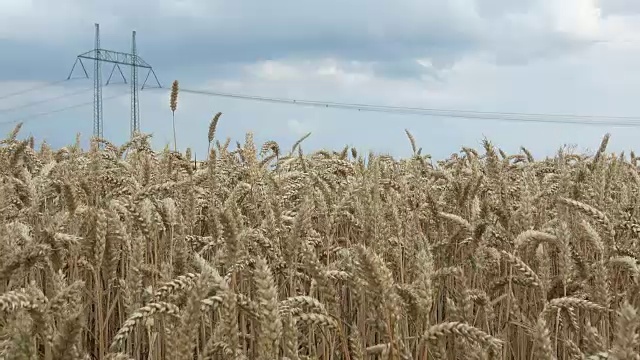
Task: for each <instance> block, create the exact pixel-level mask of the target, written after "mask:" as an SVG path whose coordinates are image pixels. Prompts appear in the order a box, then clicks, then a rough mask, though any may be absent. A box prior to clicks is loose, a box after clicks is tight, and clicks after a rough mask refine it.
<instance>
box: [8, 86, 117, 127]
mask: <svg viewBox="0 0 640 360" xmlns="http://www.w3.org/2000/svg"><path fill="white" fill-rule="evenodd" d="M127 94H128V93H126V92H125V93H120V94H114V95H111V96H107V97H106V98H104V100H110V99H115V98H117V97H120V96H123V95H127ZM87 105H93V101H87V102H83V103H79V104H74V105H69V106H65V107H62V108H59V109H54V110H50V111H46V112H41V113H36V114H32V115H28V116H24V117H21V118H18V119H15V120H9V121H1V122H0V125H6V124H16V123H19V122H28V121H31V120H33V119H34V118H38V117H41V116H46V115H50V114H55V113H59V112H64V111H67V110H71V109H76V108H80V107H83V106H87Z"/></svg>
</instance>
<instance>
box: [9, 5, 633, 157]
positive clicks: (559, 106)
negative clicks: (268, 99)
mask: <svg viewBox="0 0 640 360" xmlns="http://www.w3.org/2000/svg"><path fill="white" fill-rule="evenodd" d="M96 22H98V23H100V26H101V33H102V47H103V48H106V49H113V50H119V51H128V50H129V48H130V37H131V30H137V34H138V35H137V38H138V48H139V54H140V55H141V56H142V57H143V58H144V59H145V60H146V61H147V62H149V63H150V64H151V65H153V66H154V69H155V70H156V73H157V74H158V76H159V78H160V81H161V82H162V84H163V86H165V87H170V85H171V82H172V81H173V80H174V79H178V80H179V81H180V84H181V86H182V87H184V88H189V89H203V90H212V91H220V92H228V93H240V94H248V95H258V96H272V97H281V98H283V97H284V98H295V99H312V100H322V101H332V102H355V103H367V104H380V105H393V106H411V107H428V108H443V109H457V110H478V111H499V112H525V113H561V114H584V115H607V116H640V109H639V108H638V107H637V105H636V104H638V101H637V97H638V94H640V67H638V64H639V63H640V2H639V1H637V0H601V1H597V0H562V1H558V0H518V1H513V0H395V1H382V0H351V1H338V0H324V1H308V0H298V1H291V0H289V1H284V0H272V1H255V0H254V1H248V0H234V1H219V0H214V1H211V0H139V1H136V2H135V3H133V2H130V1H129V0H110V1H100V2H97V1H87V0H57V1H51V0H0V49H1V51H2V56H0V131H2V132H4V133H7V132H9V131H10V130H11V129H12V128H13V126H14V124H9V123H8V122H11V121H15V120H18V119H23V118H27V119H28V120H27V121H26V122H25V124H24V127H23V131H24V135H27V134H33V135H35V136H36V137H37V138H38V139H43V138H46V139H47V141H48V142H49V143H51V144H53V145H55V146H61V145H63V144H67V143H70V142H72V141H73V140H74V137H75V134H76V133H77V132H80V133H81V134H82V135H83V136H84V138H85V139H86V138H88V137H89V136H90V135H91V132H92V107H91V106H90V105H88V106H81V107H78V108H75V109H72V110H68V111H61V112H56V113H52V114H50V115H47V116H37V117H31V118H30V116H31V115H34V114H41V113H44V112H49V111H53V110H56V109H60V108H64V107H67V106H73V105H77V104H83V103H88V102H89V103H90V102H91V100H92V97H93V95H92V92H91V86H92V82H91V80H90V79H76V80H73V81H71V82H65V83H61V84H58V85H56V86H49V87H46V88H42V89H40V90H37V91H30V92H27V93H24V94H21V95H19V96H11V97H7V96H6V94H10V93H14V92H16V91H19V90H21V89H27V88H30V87H33V86H37V85H39V84H42V83H46V82H51V81H56V80H61V79H65V78H66V77H67V75H68V73H69V70H70V69H71V66H72V65H73V62H74V60H75V56H76V55H77V54H79V53H81V52H84V51H88V50H90V49H91V48H92V47H93V31H94V23H96ZM86 65H87V66H88V67H89V69H88V70H89V71H90V74H91V70H92V69H91V66H92V64H91V63H90V62H87V63H86ZM76 70H78V69H76ZM124 70H126V69H124ZM110 71H111V68H110V67H107V66H105V68H104V72H103V73H104V75H103V76H104V77H105V78H106V77H107V76H108V74H109V72H110ZM74 75H75V76H78V77H79V76H81V75H82V73H81V72H80V71H77V72H75V73H74ZM125 75H127V76H128V70H126V72H125ZM143 75H146V74H143ZM114 79H115V77H114ZM120 81H121V80H120ZM83 89H84V90H85V91H82V90H83ZM118 94H121V96H120V97H115V98H111V96H113V95H118ZM3 95H5V96H3ZM104 97H105V102H104V122H105V130H104V132H105V136H106V137H107V138H109V139H111V140H112V141H114V142H116V143H122V142H124V141H126V140H127V138H128V136H129V135H128V131H129V111H130V99H129V96H128V87H127V86H126V85H122V84H117V83H116V84H111V85H109V86H108V87H106V88H105V90H104ZM140 102H141V123H142V129H143V131H145V132H151V133H153V135H154V144H155V145H156V146H158V147H162V146H164V145H165V144H166V143H170V142H172V137H173V136H172V130H171V112H170V110H169V96H168V92H167V91H166V90H164V91H163V90H144V91H142V92H141V100H140ZM33 103H36V104H35V105H33ZM27 105H33V106H27ZM218 111H221V112H223V117H222V119H221V121H220V126H219V128H218V133H217V134H218V137H219V138H221V139H224V138H226V137H227V136H229V137H231V138H232V139H233V140H240V141H243V138H244V134H245V133H246V132H247V131H252V132H254V134H255V138H256V141H257V142H258V143H262V142H264V141H266V140H276V141H278V142H279V143H281V146H282V147H283V148H289V147H290V145H291V144H292V143H293V142H294V141H295V140H296V139H298V138H299V137H300V136H302V135H303V134H305V133H306V132H309V131H311V132H312V136H311V137H310V138H309V139H308V140H307V141H306V142H305V149H306V150H313V149H319V148H341V147H342V146H344V145H346V144H349V145H352V146H356V147H357V148H359V149H361V150H362V151H366V150H369V149H373V150H375V151H378V152H388V153H391V154H394V155H399V156H404V155H407V154H409V152H410V146H409V142H408V141H407V139H406V136H405V134H404V129H405V128H406V129H409V130H410V131H411V132H412V133H413V134H414V136H415V137H416V139H417V141H418V143H419V145H420V146H422V147H423V148H424V152H426V153H430V154H432V155H433V156H434V157H437V158H442V157H445V156H448V155H449V154H451V153H452V152H457V151H458V150H459V149H460V147H461V146H471V147H478V146H479V145H480V143H481V141H482V139H483V138H485V137H486V138H488V139H489V140H491V141H493V142H494V143H495V144H497V145H498V146H500V147H502V148H503V149H505V150H507V151H510V152H513V151H517V149H518V148H519V146H520V145H524V146H525V147H527V148H529V149H531V150H532V151H533V152H534V155H538V156H544V155H548V154H552V153H553V152H554V151H555V150H557V149H558V148H559V147H560V146H562V145H563V144H576V145H577V146H578V147H579V148H580V149H585V148H588V149H593V148H595V147H597V146H598V143H599V141H600V139H601V137H602V136H603V135H604V133H606V132H610V133H611V134H612V139H611V142H610V146H611V149H612V150H615V151H621V150H629V149H633V148H634V147H635V148H636V150H637V147H636V145H637V141H636V140H637V139H638V135H640V129H639V128H628V127H614V126H585V125H566V124H549V123H513V122H505V121H493V120H479V119H457V118H438V117H428V116H415V115H411V116H409V115H398V114H386V113H371V112H357V111H347V110H337V109H324V108H308V107H302V106H291V105H281V104H269V103H260V102H250V101H241V100H234V99H225V98H217V97H207V96H201V95H193V94H187V93H182V94H180V98H179V105H178V110H177V112H176V122H177V134H178V146H179V147H180V148H182V149H184V148H185V147H186V146H191V147H192V148H193V149H194V150H195V151H196V154H198V153H200V154H202V155H203V154H204V152H205V151H206V141H207V140H206V129H207V126H208V123H209V120H210V119H211V117H212V116H213V115H214V114H215V113H216V112H218Z"/></svg>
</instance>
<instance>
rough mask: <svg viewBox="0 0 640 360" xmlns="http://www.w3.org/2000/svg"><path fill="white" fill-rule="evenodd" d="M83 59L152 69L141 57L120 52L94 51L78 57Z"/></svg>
mask: <svg viewBox="0 0 640 360" xmlns="http://www.w3.org/2000/svg"><path fill="white" fill-rule="evenodd" d="M78 57H79V58H81V59H87V60H99V61H102V62H107V63H112V64H120V65H129V66H132V65H134V64H135V65H136V66H137V67H140V68H145V69H151V65H149V63H148V62H146V61H144V59H142V58H141V57H140V56H135V57H134V56H133V54H129V53H123V52H119V51H113V50H106V49H97V50H96V49H94V50H91V51H87V52H86V53H82V54H80V55H78Z"/></svg>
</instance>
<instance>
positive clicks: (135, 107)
mask: <svg viewBox="0 0 640 360" xmlns="http://www.w3.org/2000/svg"><path fill="white" fill-rule="evenodd" d="M95 27H96V35H95V46H94V49H93V50H91V51H87V52H85V53H82V54H80V55H78V56H77V57H76V61H75V62H74V63H73V67H72V68H71V72H70V73H69V76H68V77H67V79H70V78H71V75H73V70H74V69H75V67H76V65H77V64H78V63H80V66H82V70H83V71H84V74H85V76H86V77H87V78H88V77H89V74H88V73H87V69H86V68H85V66H84V63H83V62H82V59H86V60H93V61H94V74H93V83H94V91H93V136H94V137H100V138H102V137H103V136H104V132H103V129H104V120H103V115H102V63H105V62H106V63H111V64H113V69H111V74H110V75H109V78H108V79H107V84H106V85H109V82H110V81H111V76H113V72H114V71H115V69H116V68H117V69H118V71H119V72H120V75H122V79H123V80H124V82H125V83H126V82H127V80H126V79H125V77H124V74H123V72H122V69H121V68H120V65H128V66H131V79H130V80H131V129H130V132H131V134H130V136H131V137H133V136H134V135H135V134H136V133H137V132H139V131H140V96H139V93H138V91H139V89H138V68H143V69H148V70H149V71H148V73H147V76H146V78H145V79H144V82H143V84H142V87H141V89H144V87H145V85H146V84H147V80H149V76H150V75H151V74H153V77H154V79H155V81H156V83H157V84H158V87H159V88H161V87H162V85H160V81H159V80H158V77H157V76H156V72H155V71H153V67H151V65H149V63H147V62H146V61H144V60H143V59H142V58H141V57H140V56H138V53H137V51H138V50H137V46H136V32H135V31H133V33H132V37H131V53H123V52H118V51H112V50H105V49H103V48H102V47H101V46H100V25H99V24H95Z"/></svg>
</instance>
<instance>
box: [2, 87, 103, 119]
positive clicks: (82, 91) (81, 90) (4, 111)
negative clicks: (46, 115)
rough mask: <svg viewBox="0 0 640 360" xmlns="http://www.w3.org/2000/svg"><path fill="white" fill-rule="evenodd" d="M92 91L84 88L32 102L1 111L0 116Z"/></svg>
mask: <svg viewBox="0 0 640 360" xmlns="http://www.w3.org/2000/svg"><path fill="white" fill-rule="evenodd" d="M91 89H93V87H88V88H82V89H80V90H76V91H73V92H70V93H65V94H62V95H58V96H54V97H52V98H47V99H44V100H38V101H32V102H29V103H26V104H22V105H18V106H14V107H10V108H6V109H0V114H5V113H8V112H13V111H15V110H19V109H24V108H28V107H31V106H35V105H40V104H44V103H47V102H50V101H54V100H58V99H63V98H66V97H69V96H74V95H78V94H82V93H84V92H86V91H87V90H91Z"/></svg>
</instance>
